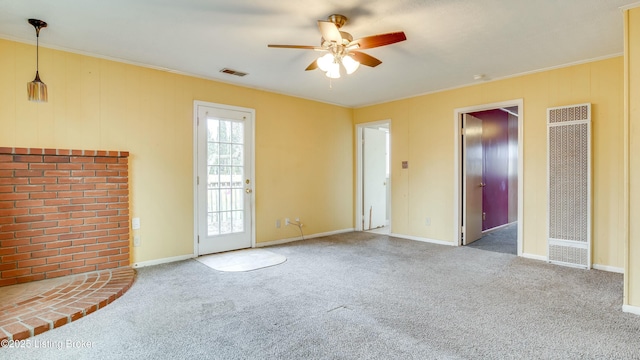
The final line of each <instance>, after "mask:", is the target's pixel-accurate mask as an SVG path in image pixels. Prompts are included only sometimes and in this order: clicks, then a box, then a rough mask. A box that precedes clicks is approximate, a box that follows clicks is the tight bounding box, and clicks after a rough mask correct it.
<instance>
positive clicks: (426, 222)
mask: <svg viewBox="0 0 640 360" xmlns="http://www.w3.org/2000/svg"><path fill="white" fill-rule="evenodd" d="M424 224H425V225H427V226H431V218H430V217H428V218H426V219H425V220H424Z"/></svg>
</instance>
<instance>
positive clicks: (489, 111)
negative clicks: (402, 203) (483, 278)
mask: <svg viewBox="0 0 640 360" xmlns="http://www.w3.org/2000/svg"><path fill="white" fill-rule="evenodd" d="M455 116H456V118H455V119H456V121H455V124H456V140H457V141H456V160H455V161H456V170H457V173H456V182H455V183H456V184H457V185H458V186H457V189H456V196H457V198H456V204H457V206H456V219H457V224H456V238H457V239H458V241H457V245H469V246H474V247H477V248H481V249H484V250H490V251H497V252H503V253H511V254H514V255H522V221H521V219H522V181H521V176H522V163H523V159H522V100H514V101H508V102H504V103H496V104H487V105H482V106H476V107H470V108H464V109H456V110H455Z"/></svg>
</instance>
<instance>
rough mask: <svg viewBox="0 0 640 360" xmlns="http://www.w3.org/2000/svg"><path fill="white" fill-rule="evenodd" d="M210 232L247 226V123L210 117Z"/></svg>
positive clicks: (208, 172) (208, 140) (216, 232)
mask: <svg viewBox="0 0 640 360" xmlns="http://www.w3.org/2000/svg"><path fill="white" fill-rule="evenodd" d="M206 126H207V235H208V236H216V235H226V234H232V233H240V232H243V231H244V229H245V224H244V222H245V219H244V210H245V208H244V204H245V201H244V198H245V194H244V192H245V184H244V179H245V164H244V151H245V149H244V141H245V139H244V130H245V129H244V122H242V121H235V120H226V119H217V118H207V123H206Z"/></svg>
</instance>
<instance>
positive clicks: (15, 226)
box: [0, 147, 129, 286]
mask: <svg viewBox="0 0 640 360" xmlns="http://www.w3.org/2000/svg"><path fill="white" fill-rule="evenodd" d="M128 156H129V153H128V152H124V151H94V150H56V149H34V148H3V147H0V286H5V285H12V284H17V283H24V282H28V281H35V280H42V279H49V278H54V277H59V276H65V275H70V274H78V273H83V272H88V271H95V270H102V269H108V268H116V267H120V266H129V182H128Z"/></svg>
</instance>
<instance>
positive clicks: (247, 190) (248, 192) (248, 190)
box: [244, 188, 252, 194]
mask: <svg viewBox="0 0 640 360" xmlns="http://www.w3.org/2000/svg"><path fill="white" fill-rule="evenodd" d="M244 191H245V192H246V193H247V194H251V192H252V190H251V189H248V188H247V189H245V190H244Z"/></svg>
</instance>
